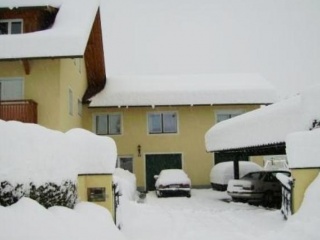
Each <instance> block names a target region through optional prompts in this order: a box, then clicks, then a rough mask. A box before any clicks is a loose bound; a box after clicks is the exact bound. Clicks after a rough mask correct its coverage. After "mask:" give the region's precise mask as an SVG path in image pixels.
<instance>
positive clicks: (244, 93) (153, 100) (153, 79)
mask: <svg viewBox="0 0 320 240" xmlns="http://www.w3.org/2000/svg"><path fill="white" fill-rule="evenodd" d="M276 99H277V93H276V90H275V88H274V86H273V85H271V84H270V83H269V82H268V81H266V80H265V79H264V78H262V77H261V76H260V75H259V74H199V75H170V76H169V75H152V76H125V75H122V76H114V77H112V76H111V77H108V78H107V83H106V86H105V88H104V89H103V91H101V92H100V93H98V94H97V95H96V96H94V97H92V99H91V103H90V106H91V107H102V106H118V107H121V106H164V105H166V106H167V105H202V104H263V103H272V102H274V101H276Z"/></svg>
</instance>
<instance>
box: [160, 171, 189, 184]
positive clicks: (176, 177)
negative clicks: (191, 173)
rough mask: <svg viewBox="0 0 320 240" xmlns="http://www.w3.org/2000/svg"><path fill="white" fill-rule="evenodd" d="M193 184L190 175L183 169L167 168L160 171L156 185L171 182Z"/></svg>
mask: <svg viewBox="0 0 320 240" xmlns="http://www.w3.org/2000/svg"><path fill="white" fill-rule="evenodd" d="M174 183H177V184H191V181H190V179H189V177H188V175H187V174H186V173H185V172H184V171H183V170H181V169H165V170H162V171H161V172H160V175H159V177H158V179H157V181H156V184H155V185H156V187H158V186H160V185H169V184H174Z"/></svg>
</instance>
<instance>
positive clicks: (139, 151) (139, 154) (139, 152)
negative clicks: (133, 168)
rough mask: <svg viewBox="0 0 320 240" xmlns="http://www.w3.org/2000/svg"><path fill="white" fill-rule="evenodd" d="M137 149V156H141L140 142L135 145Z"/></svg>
mask: <svg viewBox="0 0 320 240" xmlns="http://www.w3.org/2000/svg"><path fill="white" fill-rule="evenodd" d="M137 150H138V157H141V145H140V144H139V145H138V146H137Z"/></svg>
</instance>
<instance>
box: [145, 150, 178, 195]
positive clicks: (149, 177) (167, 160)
mask: <svg viewBox="0 0 320 240" xmlns="http://www.w3.org/2000/svg"><path fill="white" fill-rule="evenodd" d="M163 169H182V155H181V154H179V153H173V154H147V155H146V190H147V191H153V190H155V187H154V184H155V179H154V175H158V174H159V173H160V171H161V170H163Z"/></svg>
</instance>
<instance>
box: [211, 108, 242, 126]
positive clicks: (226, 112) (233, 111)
mask: <svg viewBox="0 0 320 240" xmlns="http://www.w3.org/2000/svg"><path fill="white" fill-rule="evenodd" d="M243 113H245V111H244V110H243V109H230V110H218V111H216V112H215V122H216V123H219V122H223V121H225V120H228V119H231V118H234V117H237V116H239V115H241V114H243ZM219 115H233V116H231V117H229V118H228V119H225V120H221V121H218V118H219V117H218V116H219Z"/></svg>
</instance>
